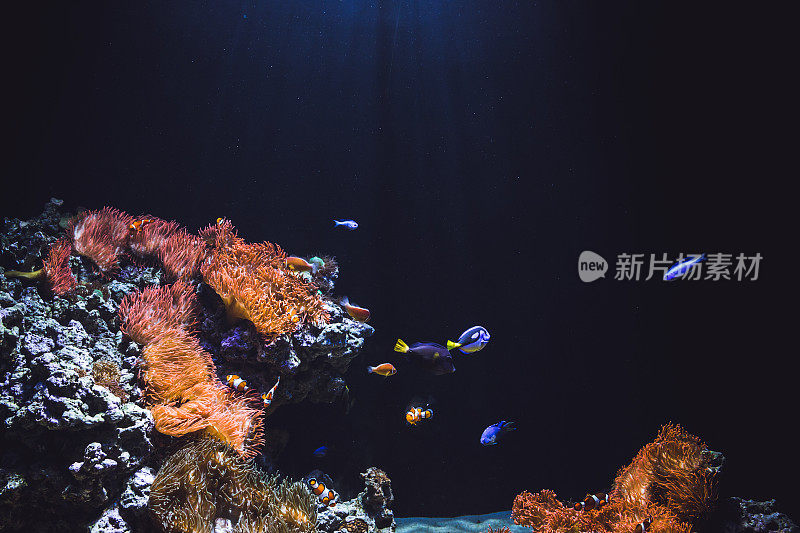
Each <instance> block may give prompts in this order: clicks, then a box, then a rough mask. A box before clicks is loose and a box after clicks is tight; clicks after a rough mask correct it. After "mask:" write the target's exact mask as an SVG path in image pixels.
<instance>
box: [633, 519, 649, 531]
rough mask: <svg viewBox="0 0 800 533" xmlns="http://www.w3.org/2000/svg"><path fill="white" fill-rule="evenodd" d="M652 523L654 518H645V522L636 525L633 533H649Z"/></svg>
mask: <svg viewBox="0 0 800 533" xmlns="http://www.w3.org/2000/svg"><path fill="white" fill-rule="evenodd" d="M652 523H653V519H652V518H645V519H644V520H642V521H641V522H639V523H638V524H636V527H635V528H634V530H633V533H647V532H648V531H650V524H652Z"/></svg>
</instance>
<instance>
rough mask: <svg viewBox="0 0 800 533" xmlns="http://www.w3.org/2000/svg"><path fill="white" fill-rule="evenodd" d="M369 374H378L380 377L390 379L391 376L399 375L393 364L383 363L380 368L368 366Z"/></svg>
mask: <svg viewBox="0 0 800 533" xmlns="http://www.w3.org/2000/svg"><path fill="white" fill-rule="evenodd" d="M367 373H368V374H378V375H379V376H383V377H386V378H388V377H389V376H394V375H395V374H397V369H396V368H395V367H394V365H393V364H392V363H382V364H380V365H378V366H368V367H367Z"/></svg>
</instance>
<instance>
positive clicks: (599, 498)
mask: <svg viewBox="0 0 800 533" xmlns="http://www.w3.org/2000/svg"><path fill="white" fill-rule="evenodd" d="M607 503H608V494H607V493H605V492H598V493H597V494H587V495H586V498H584V499H583V501H582V502H578V503H576V504H575V506H574V509H575V510H576V511H590V510H592V509H600V508H601V507H602V506H604V505H606V504H607Z"/></svg>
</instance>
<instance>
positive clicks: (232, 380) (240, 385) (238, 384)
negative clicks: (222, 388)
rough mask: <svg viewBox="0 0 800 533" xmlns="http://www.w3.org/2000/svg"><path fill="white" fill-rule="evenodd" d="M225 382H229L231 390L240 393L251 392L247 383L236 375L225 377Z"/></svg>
mask: <svg viewBox="0 0 800 533" xmlns="http://www.w3.org/2000/svg"><path fill="white" fill-rule="evenodd" d="M225 381H227V382H228V386H229V387H230V388H232V389H234V390H237V391H239V392H247V391H248V390H250V387H248V386H247V382H246V381H245V380H243V379H242V378H240V377H239V376H237V375H236V374H228V375H227V376H225Z"/></svg>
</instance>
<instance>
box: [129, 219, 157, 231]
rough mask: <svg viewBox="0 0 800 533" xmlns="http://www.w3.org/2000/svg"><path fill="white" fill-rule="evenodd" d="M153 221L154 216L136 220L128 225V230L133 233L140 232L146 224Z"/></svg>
mask: <svg viewBox="0 0 800 533" xmlns="http://www.w3.org/2000/svg"><path fill="white" fill-rule="evenodd" d="M151 222H153V219H152V218H140V219H139V220H134V221H133V222H131V223H130V225H128V231H130V232H131V233H136V232H139V231H141V230H142V228H143V227H144V226H145V225H146V224H150V223H151Z"/></svg>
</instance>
